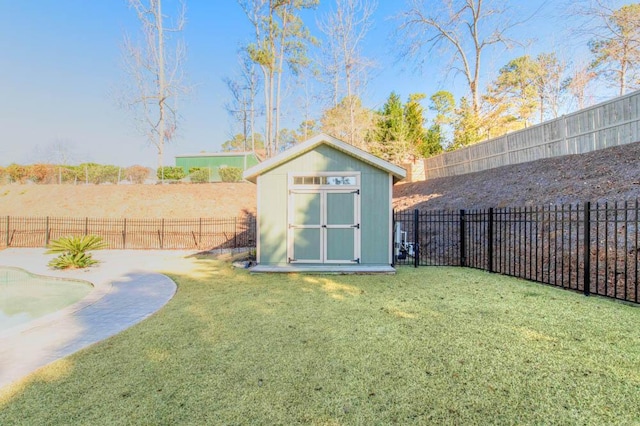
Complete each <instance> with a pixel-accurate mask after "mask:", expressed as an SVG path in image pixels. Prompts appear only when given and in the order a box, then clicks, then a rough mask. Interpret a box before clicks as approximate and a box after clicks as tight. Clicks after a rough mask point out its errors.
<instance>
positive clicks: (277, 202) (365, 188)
mask: <svg viewBox="0 0 640 426" xmlns="http://www.w3.org/2000/svg"><path fill="white" fill-rule="evenodd" d="M350 171H353V172H360V178H361V179H360V193H361V199H360V211H361V223H360V226H361V228H360V229H361V257H360V263H362V264H378V265H379V264H389V250H390V244H391V241H390V240H389V229H390V207H389V206H390V202H391V200H390V199H389V193H390V188H389V185H391V179H390V178H389V176H390V175H389V173H387V172H386V171H384V170H380V169H378V168H376V167H374V166H371V165H369V164H367V163H364V162H362V161H360V160H358V159H357V158H354V157H352V156H350V155H348V154H345V153H343V152H341V151H338V150H337V149H334V148H332V147H330V146H327V145H320V146H318V147H316V148H315V149H314V150H312V151H309V152H307V153H305V154H302V155H301V156H299V157H296V158H293V159H291V160H290V161H288V162H286V163H283V164H281V165H280V166H278V167H275V168H274V169H272V170H269V171H268V172H266V173H264V174H262V175H260V176H259V177H258V179H257V184H258V209H259V215H260V217H259V228H260V236H259V238H260V243H259V244H260V249H259V251H260V253H259V259H258V262H259V263H260V264H264V265H274V264H286V263H287V260H288V259H287V228H288V220H287V216H288V207H287V206H288V195H289V194H288V190H289V188H288V173H290V172H298V173H314V172H350Z"/></svg>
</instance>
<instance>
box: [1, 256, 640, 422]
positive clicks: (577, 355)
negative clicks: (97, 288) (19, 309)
mask: <svg viewBox="0 0 640 426" xmlns="http://www.w3.org/2000/svg"><path fill="white" fill-rule="evenodd" d="M170 275H171V276H172V278H174V279H175V281H176V282H177V283H178V286H179V289H178V293H177V294H176V297H175V298H174V299H173V300H172V301H171V302H170V303H169V304H168V305H167V306H166V307H165V308H164V309H162V310H161V311H160V312H158V313H157V314H155V315H154V316H152V317H151V318H149V319H148V320H146V321H144V322H143V323H141V324H139V325H137V326H135V327H133V328H131V329H129V330H127V331H125V332H124V333H121V334H119V335H117V336H115V337H113V338H111V339H108V340H106V341H104V342H102V343H100V344H97V345H95V346H93V347H91V348H89V349H88V350H84V351H82V352H80V353H78V354H76V355H74V356H71V357H69V358H66V359H63V360H60V361H58V362H56V363H54V364H52V365H50V366H48V367H45V368H43V369H41V370H39V371H38V372H36V373H35V374H33V375H31V376H29V377H28V378H26V379H25V380H24V381H22V382H20V383H18V384H16V385H14V386H13V387H9V388H5V389H3V390H0V424H3V425H4V424H27V425H34V424H71V423H73V424H78V423H82V424H92V425H93V424H108V425H115V424H128V423H133V424H137V423H144V424H178V423H192V424H293V423H305V424H391V423H400V424H407V423H419V424H440V423H447V424H490V423H499V424H552V423H553V424H558V423H562V424H612V423H615V424H637V423H640V309H639V308H638V307H633V306H628V305H624V304H621V303H616V302H613V301H610V300H605V299H600V298H595V297H590V298H586V297H584V296H582V295H580V294H576V293H572V292H568V291H563V290H559V289H554V288H551V287H546V286H542V285H538V284H533V283H527V282H524V281H520V280H516V279H513V278H509V277H503V276H499V275H492V274H488V273H485V272H480V271H475V270H469V269H457V268H435V267H432V268H420V269H417V270H416V269H412V268H401V269H400V270H399V273H398V274H397V275H396V276H300V275H295V276H282V275H257V276H252V275H249V274H248V273H247V272H246V271H236V270H232V269H231V268H230V267H229V266H228V265H227V264H225V263H222V262H219V261H216V260H211V259H197V260H194V268H193V269H192V270H191V272H188V273H177V272H174V273H173V274H170Z"/></svg>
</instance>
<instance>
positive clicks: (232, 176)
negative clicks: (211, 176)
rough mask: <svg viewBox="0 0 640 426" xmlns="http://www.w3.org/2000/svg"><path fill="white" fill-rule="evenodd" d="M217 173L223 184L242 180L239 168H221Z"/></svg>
mask: <svg viewBox="0 0 640 426" xmlns="http://www.w3.org/2000/svg"><path fill="white" fill-rule="evenodd" d="M219 173H220V178H221V179H222V181H223V182H240V181H241V180H242V169H241V168H239V167H222V168H220V172H219Z"/></svg>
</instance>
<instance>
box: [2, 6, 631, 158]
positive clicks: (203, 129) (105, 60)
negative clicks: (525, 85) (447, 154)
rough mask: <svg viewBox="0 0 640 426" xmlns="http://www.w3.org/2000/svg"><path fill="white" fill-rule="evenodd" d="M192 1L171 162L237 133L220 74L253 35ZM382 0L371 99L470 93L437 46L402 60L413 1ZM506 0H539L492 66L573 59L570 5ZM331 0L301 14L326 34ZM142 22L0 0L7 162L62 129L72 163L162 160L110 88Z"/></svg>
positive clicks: (230, 12) (115, 12)
mask: <svg viewBox="0 0 640 426" xmlns="http://www.w3.org/2000/svg"><path fill="white" fill-rule="evenodd" d="M434 1H435V0H434ZM186 3H187V20H188V22H187V26H186V28H185V31H184V39H185V41H186V44H187V46H188V58H187V62H186V69H187V73H188V76H189V82H190V83H191V84H193V85H195V87H196V89H195V91H194V94H193V95H191V96H190V98H189V99H186V100H185V101H183V103H182V108H181V115H182V116H183V118H184V121H183V123H182V131H181V134H180V138H179V139H178V140H176V141H174V142H172V143H171V145H170V146H168V148H167V151H166V154H165V164H168V165H171V164H173V156H174V155H175V154H180V153H190V152H200V151H203V150H206V151H218V150H219V149H220V146H221V144H222V143H223V142H224V141H225V140H227V139H228V138H229V135H230V133H231V125H230V120H229V117H228V114H227V113H226V111H225V109H224V104H225V102H226V101H227V100H228V98H229V95H228V91H227V89H226V87H225V85H224V83H223V82H222V79H223V78H224V77H229V76H233V75H234V73H235V72H236V65H237V56H236V54H237V50H238V47H239V46H240V45H241V44H242V43H244V42H247V41H250V37H251V28H250V27H249V24H248V22H247V20H246V18H245V16H244V14H243V12H242V10H241V9H240V7H239V6H238V5H237V3H236V1H234V0H186ZM378 3H379V4H378V8H377V10H376V13H375V16H374V27H373V29H372V30H371V31H370V33H369V36H368V38H367V40H366V45H365V48H364V50H365V55H367V56H369V57H371V58H372V59H374V60H375V61H376V63H377V68H376V69H375V70H374V72H373V74H372V79H371V81H370V84H369V86H368V90H367V92H366V94H365V96H364V100H363V102H364V105H365V106H368V107H370V108H379V107H380V106H381V105H382V104H383V103H384V101H385V99H386V98H387V96H388V95H389V93H390V92H391V91H394V90H395V91H396V92H397V93H399V94H400V95H401V97H402V98H403V99H406V98H407V96H408V95H409V93H414V92H423V93H426V94H427V95H430V94H432V93H434V92H435V91H437V90H440V89H447V90H451V91H453V92H454V93H455V94H456V96H457V97H459V96H461V95H463V94H464V84H463V82H462V81H461V80H460V79H456V78H454V77H449V78H447V79H445V78H444V77H445V76H444V74H443V73H442V67H441V66H440V65H441V64H442V63H446V62H447V59H446V58H440V57H437V55H436V54H435V53H434V56H433V57H432V58H430V60H429V61H428V63H427V64H426V65H425V66H424V67H423V68H422V69H421V70H419V71H418V70H416V69H415V64H414V63H412V62H409V61H399V60H398V58H397V55H396V52H397V47H396V46H395V43H396V41H394V39H393V37H392V36H391V33H392V31H393V29H394V28H395V27H396V26H397V25H398V21H397V20H395V19H393V18H392V17H393V16H394V15H396V14H397V13H399V12H400V11H401V10H403V9H404V8H405V7H406V6H405V2H404V1H403V0H398V1H395V0H378ZM507 3H510V4H511V5H512V6H513V7H514V8H515V9H516V10H517V11H518V12H519V13H520V14H521V15H522V16H524V15H526V14H529V13H531V11H533V10H534V9H536V8H538V7H539V6H540V5H543V6H542V8H541V10H540V12H539V14H538V15H537V16H536V17H535V18H534V19H532V20H530V21H529V22H527V23H526V24H525V25H522V26H520V27H519V29H518V30H517V31H515V32H513V33H512V36H513V37H514V38H517V39H519V40H531V43H530V44H529V45H528V46H527V47H521V48H520V47H519V48H515V49H513V50H510V51H508V52H499V53H500V55H496V57H494V58H487V62H485V69H486V70H488V71H491V72H495V71H497V70H498V69H499V68H500V67H501V66H502V65H504V64H505V63H506V62H507V61H508V60H510V59H512V58H514V57H516V56H519V55H522V54H524V53H529V54H533V55H535V54H537V53H539V52H540V51H549V50H553V49H554V47H555V50H559V51H564V52H567V51H570V52H571V55H572V56H571V57H569V58H568V59H569V60H575V59H577V56H579V55H580V52H581V49H582V51H583V50H584V49H583V48H581V47H580V46H571V45H570V44H567V43H566V40H567V38H568V37H569V35H568V34H569V33H568V32H567V31H566V30H567V28H568V27H569V22H568V21H567V19H566V18H560V19H558V18H556V16H557V15H558V14H559V13H560V12H561V11H562V10H563V9H562V7H560V6H559V5H558V3H559V2H557V1H554V0H550V1H547V2H546V3H545V2H543V1H540V0H531V1H524V0H522V1H513V0H512V1H511V2H507ZM617 3H619V2H617ZM174 4H175V1H174V0H165V4H164V9H165V11H167V12H170V11H173V10H175V9H174ZM332 5H333V2H332V1H328V0H321V6H320V7H319V8H318V9H317V10H316V11H313V12H307V13H305V15H304V19H305V20H306V22H307V25H308V26H309V28H310V30H311V32H312V33H313V34H314V35H315V36H317V37H320V36H321V34H320V33H319V32H318V30H317V28H316V24H315V22H316V19H317V18H319V17H321V16H323V15H324V14H326V13H327V11H328V10H329V9H330V8H331V7H332ZM137 26H138V23H137V21H136V18H135V16H134V13H133V11H132V10H130V9H129V8H128V7H127V3H126V1H125V0H19V1H17V0H0V52H2V53H1V56H0V57H1V58H2V63H1V67H0V90H1V93H2V96H0V129H1V131H2V135H1V136H0V165H7V164H9V163H12V162H18V163H22V164H26V163H32V162H35V161H41V160H42V159H43V158H42V157H43V152H44V151H46V150H47V148H48V147H49V146H50V145H51V144H52V143H53V142H54V141H56V140H63V141H67V143H68V144H69V145H71V146H73V147H74V151H75V153H74V154H75V155H74V158H75V160H76V162H81V161H94V162H99V163H108V164H116V165H122V166H127V165H132V164H142V165H145V166H154V165H155V164H156V153H155V148H153V147H151V146H149V145H148V144H146V142H145V139H144V137H142V136H140V135H138V134H137V133H136V131H135V130H134V128H133V125H132V122H131V120H130V119H129V118H128V117H127V113H126V111H124V110H121V109H119V108H118V106H117V102H116V97H115V95H114V93H115V92H117V90H118V87H119V86H120V85H121V82H122V81H123V79H125V78H126V77H125V75H124V73H123V72H122V69H121V67H120V58H121V51H120V46H121V42H122V39H123V34H124V32H125V31H126V32H129V33H131V34H133V33H135V31H136V30H137ZM290 102H293V99H290ZM286 112H287V116H286V117H285V125H286V126H287V127H297V125H298V123H299V122H300V121H301V120H302V117H298V116H296V113H295V108H289V109H288V110H287V111H286Z"/></svg>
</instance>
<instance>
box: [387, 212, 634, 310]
mask: <svg viewBox="0 0 640 426" xmlns="http://www.w3.org/2000/svg"><path fill="white" fill-rule="evenodd" d="M394 220H395V222H396V224H399V226H400V230H401V232H406V239H405V246H407V247H410V248H411V249H410V250H409V254H411V253H413V256H411V255H408V256H402V255H401V256H399V257H398V256H396V260H395V261H396V263H397V264H411V265H414V266H416V267H417V266H422V265H442V266H466V267H471V268H477V269H482V270H486V271H490V272H496V273H499V274H504V275H510V276H514V277H519V278H524V279H527V280H531V281H536V282H540V283H544V284H550V285H554V286H558V287H562V288H566V289H571V290H576V291H581V292H584V293H585V294H587V295H588V294H597V295H601V296H606V297H611V298H614V299H620V300H625V301H628V302H633V303H640V294H639V293H640V288H639V286H638V267H639V263H638V260H639V251H640V246H639V245H638V239H639V230H638V226H639V225H640V208H639V203H638V201H637V200H636V201H635V202H623V203H618V202H615V203H604V204H598V203H595V204H592V203H588V202H587V203H584V204H579V205H562V206H544V207H523V208H508V209H493V208H490V209H482V210H460V211H428V212H419V211H417V210H415V211H399V212H395V213H394ZM396 229H397V226H396ZM394 241H395V239H394ZM399 249H400V248H397V253H398V252H399ZM403 257H404V259H403Z"/></svg>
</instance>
